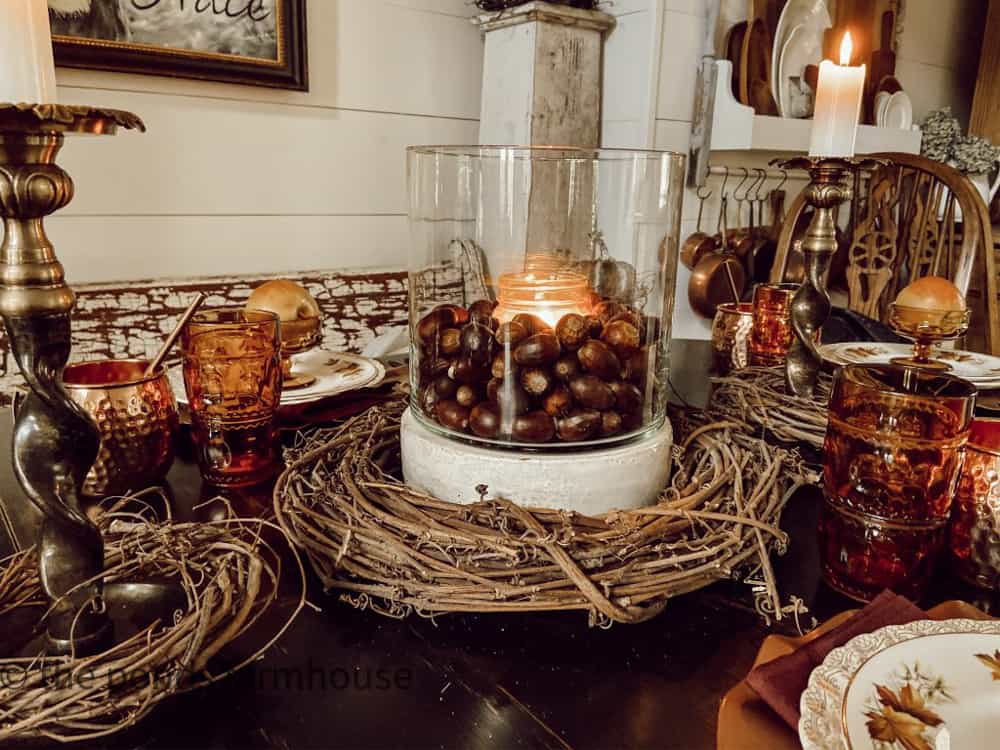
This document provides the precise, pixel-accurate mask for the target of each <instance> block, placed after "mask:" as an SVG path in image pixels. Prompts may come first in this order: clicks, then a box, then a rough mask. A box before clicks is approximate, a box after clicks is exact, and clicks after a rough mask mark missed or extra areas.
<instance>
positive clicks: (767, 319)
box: [750, 284, 799, 367]
mask: <svg viewBox="0 0 1000 750" xmlns="http://www.w3.org/2000/svg"><path fill="white" fill-rule="evenodd" d="M798 290H799V285H798V284H758V285H757V287H756V288H755V289H754V292H753V330H752V331H751V333H750V363H751V364H753V365H759V366H762V367H774V366H776V365H781V364H784V362H785V358H786V357H787V355H788V349H789V347H790V346H791V345H792V341H793V340H794V339H795V331H794V330H793V329H792V298H793V297H794V296H795V293H796V292H797V291H798Z"/></svg>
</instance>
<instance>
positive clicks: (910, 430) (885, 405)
mask: <svg viewBox="0 0 1000 750" xmlns="http://www.w3.org/2000/svg"><path fill="white" fill-rule="evenodd" d="M975 394H976V389H975V388H974V387H973V386H972V385H971V384H969V383H967V382H966V381H964V380H961V379H959V378H956V377H953V376H950V375H945V374H941V373H937V372H933V371H929V370H924V369H920V368H914V367H900V366H896V365H850V366H848V367H843V368H841V369H840V370H838V371H837V373H836V375H835V377H834V384H833V393H832V395H831V398H830V406H829V422H828V426H827V432H826V444H825V446H824V454H825V463H824V471H823V481H824V494H825V496H826V502H825V503H824V508H823V514H822V519H821V521H820V546H821V550H822V555H823V575H824V578H825V580H826V581H827V583H828V584H830V586H832V587H833V588H834V589H837V590H838V591H840V592H842V593H844V594H846V595H847V596H850V597H852V598H855V599H859V600H862V601H869V600H871V599H872V598H874V597H875V596H876V595H877V594H878V593H879V592H880V591H882V590H883V589H886V588H889V589H893V590H894V591H896V592H897V593H900V594H905V595H907V596H910V597H913V598H920V596H921V595H922V594H923V592H924V588H925V586H926V583H927V580H928V579H929V577H930V574H931V572H932V571H933V569H934V565H935V563H936V560H937V557H938V554H939V552H940V550H941V548H942V546H943V542H944V539H945V528H946V526H947V523H948V517H949V514H950V512H951V505H952V498H953V497H954V494H955V488H956V486H957V483H958V476H959V470H960V468H961V465H962V459H963V456H964V453H965V445H966V441H967V440H968V436H969V425H970V423H971V420H972V411H973V407H974V405H975Z"/></svg>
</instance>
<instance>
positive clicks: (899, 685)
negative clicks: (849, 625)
mask: <svg viewBox="0 0 1000 750" xmlns="http://www.w3.org/2000/svg"><path fill="white" fill-rule="evenodd" d="M994 660H996V663H994ZM995 677H996V678H1000V622H998V621H995V620H992V621H981V620H943V621H934V620H918V621H917V622H912V623H909V624H907V625H890V626H889V627H885V628H881V629H879V630H876V631H875V632H874V633H865V634H863V635H859V636H857V637H856V638H853V639H852V640H850V641H848V642H847V643H846V644H845V645H844V646H842V647H841V648H835V649H834V650H833V651H831V652H830V653H829V654H827V657H826V659H824V660H823V663H822V664H821V665H820V666H818V667H816V669H814V670H813V671H812V674H811V675H809V683H808V685H807V687H806V689H805V691H804V692H803V693H802V699H801V701H800V704H799V709H800V712H801V718H800V720H799V739H800V740H801V742H802V747H803V750H845V748H850V749H852V750H862V748H863V749H864V750H867V749H868V748H872V747H877V748H879V750H903V749H904V748H907V747H921V746H922V745H920V744H919V743H920V742H924V743H927V745H928V746H929V747H931V748H934V747H935V742H934V735H935V734H937V733H947V735H948V738H949V739H950V741H951V747H953V748H956V750H959V749H961V750H965V749H966V748H992V747H996V738H997V737H1000V679H994V678H995ZM876 686H880V687H881V690H879V689H878V688H877V687H876ZM899 730H902V731H903V732H905V733H906V736H907V737H908V738H909V739H910V740H911V743H912V744H910V745H904V744H903V743H902V742H899V741H898V740H896V739H895V738H893V737H892V733H893V732H894V731H899ZM873 733H875V735H877V736H874V737H873V736H872V735H873ZM885 737H889V738H890V739H888V740H886V739H882V738H885ZM879 740H880V742H879ZM941 746H945V745H941Z"/></svg>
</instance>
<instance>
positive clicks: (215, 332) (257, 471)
mask: <svg viewBox="0 0 1000 750" xmlns="http://www.w3.org/2000/svg"><path fill="white" fill-rule="evenodd" d="M183 349H184V387H185V389H186V390H187V396H188V403H189V405H190V408H191V432H192V435H193V439H194V444H195V451H196V457H197V460H198V465H199V467H200V468H201V473H202V476H203V477H204V478H205V480H206V481H207V482H209V483H210V484H216V485H223V486H228V487H245V486H250V485H253V484H258V483H259V482H262V481H264V480H266V479H269V478H271V477H272V476H273V475H274V474H275V472H276V471H277V469H278V463H279V462H278V450H277V425H276V419H275V417H276V412H277V408H278V403H279V401H280V399H281V344H280V324H279V322H278V316H277V315H275V314H274V313H270V312H260V311H248V310H243V309H225V310H206V311H204V312H200V313H198V314H197V315H195V316H194V317H193V318H192V319H191V321H190V322H189V323H188V325H187V326H186V327H185V329H184V337H183Z"/></svg>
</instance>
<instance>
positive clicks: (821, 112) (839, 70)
mask: <svg viewBox="0 0 1000 750" xmlns="http://www.w3.org/2000/svg"><path fill="white" fill-rule="evenodd" d="M850 61H851V35H850V33H847V34H844V41H843V42H842V43H841V45H840V65H835V64H834V63H833V61H832V60H824V61H823V62H822V63H820V66H819V83H818V84H817V86H816V108H815V113H814V114H813V126H812V139H811V140H810V142H809V155H810V156H854V139H855V137H856V136H857V133H858V116H859V115H860V114H861V95H862V92H863V91H864V87H865V66H864V65H861V66H859V67H856V68H854V67H851V66H850V65H849V64H848V63H850Z"/></svg>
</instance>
